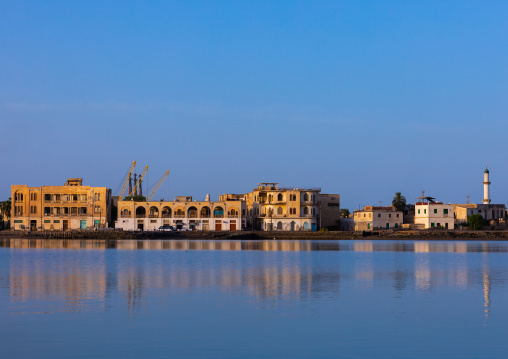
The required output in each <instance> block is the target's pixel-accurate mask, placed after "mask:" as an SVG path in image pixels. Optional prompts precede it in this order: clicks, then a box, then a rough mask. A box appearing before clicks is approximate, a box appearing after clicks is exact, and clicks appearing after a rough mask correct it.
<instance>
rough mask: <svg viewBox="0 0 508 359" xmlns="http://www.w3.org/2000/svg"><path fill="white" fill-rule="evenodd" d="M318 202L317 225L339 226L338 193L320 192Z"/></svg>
mask: <svg viewBox="0 0 508 359" xmlns="http://www.w3.org/2000/svg"><path fill="white" fill-rule="evenodd" d="M318 202H319V227H320V228H325V227H332V228H339V219H340V218H341V213H340V195H339V194H327V193H320V194H319V195H318Z"/></svg>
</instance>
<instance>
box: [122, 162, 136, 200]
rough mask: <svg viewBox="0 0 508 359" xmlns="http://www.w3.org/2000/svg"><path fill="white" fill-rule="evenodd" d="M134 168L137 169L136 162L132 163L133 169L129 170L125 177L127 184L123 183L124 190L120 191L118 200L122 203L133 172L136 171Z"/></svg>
mask: <svg viewBox="0 0 508 359" xmlns="http://www.w3.org/2000/svg"><path fill="white" fill-rule="evenodd" d="M134 167H136V161H134V162H132V166H131V169H130V170H129V173H128V174H127V177H125V182H124V183H123V187H122V190H121V191H120V195H119V196H118V200H119V201H121V200H122V197H123V195H124V194H125V191H126V190H127V185H128V184H129V178H130V177H131V176H132V172H133V171H134Z"/></svg>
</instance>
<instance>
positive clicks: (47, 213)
mask: <svg viewBox="0 0 508 359" xmlns="http://www.w3.org/2000/svg"><path fill="white" fill-rule="evenodd" d="M50 214H51V208H50V207H44V215H45V216H49V215H50Z"/></svg>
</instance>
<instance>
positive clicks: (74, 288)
mask: <svg viewBox="0 0 508 359" xmlns="http://www.w3.org/2000/svg"><path fill="white" fill-rule="evenodd" d="M0 318H1V325H0V357H1V358H56V357H59V358H89V357H99V358H111V357H118V358H134V357H148V358H160V357H168V358H482V359H485V358H506V357H507V356H508V344H507V342H506V341H507V339H508V338H507V337H508V242H424V241H414V242H413V241H400V242H399V241H374V242H371V241H327V242H304V241H303V242H302V241H294V242H293V241H283V242H282V241H280V242H279V241H108V242H105V241H62V240H49V241H41V240H0Z"/></svg>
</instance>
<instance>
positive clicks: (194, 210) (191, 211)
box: [187, 206, 198, 218]
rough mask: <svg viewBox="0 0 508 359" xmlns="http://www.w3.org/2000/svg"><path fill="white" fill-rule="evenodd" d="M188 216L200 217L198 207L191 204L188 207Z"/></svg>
mask: <svg viewBox="0 0 508 359" xmlns="http://www.w3.org/2000/svg"><path fill="white" fill-rule="evenodd" d="M187 217H188V218H198V209H197V208H196V207H194V206H191V207H189V208H188V209H187Z"/></svg>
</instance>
